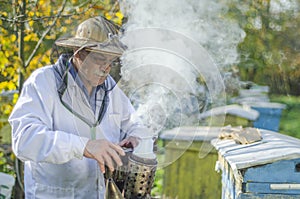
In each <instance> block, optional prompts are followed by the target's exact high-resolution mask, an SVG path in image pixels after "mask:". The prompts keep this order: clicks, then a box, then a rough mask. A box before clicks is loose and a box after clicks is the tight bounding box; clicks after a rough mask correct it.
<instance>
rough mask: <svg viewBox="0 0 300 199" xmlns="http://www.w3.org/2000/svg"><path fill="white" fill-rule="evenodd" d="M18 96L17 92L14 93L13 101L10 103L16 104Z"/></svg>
mask: <svg viewBox="0 0 300 199" xmlns="http://www.w3.org/2000/svg"><path fill="white" fill-rule="evenodd" d="M18 98H19V94H18V93H15V94H14V95H13V101H12V103H13V104H16V103H17V100H18Z"/></svg>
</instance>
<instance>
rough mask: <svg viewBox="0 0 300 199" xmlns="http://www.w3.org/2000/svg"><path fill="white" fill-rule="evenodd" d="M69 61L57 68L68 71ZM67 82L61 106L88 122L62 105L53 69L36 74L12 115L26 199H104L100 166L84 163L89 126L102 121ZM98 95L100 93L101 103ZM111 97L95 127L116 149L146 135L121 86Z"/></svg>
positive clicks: (89, 161)
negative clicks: (127, 141) (132, 138)
mask: <svg viewBox="0 0 300 199" xmlns="http://www.w3.org/2000/svg"><path fill="white" fill-rule="evenodd" d="M66 61H67V59H65V58H62V57H61V58H60V59H59V61H58V62H57V63H56V64H58V66H60V68H64V67H65V65H66ZM60 72H61V71H60ZM67 80H68V82H67V87H66V90H65V92H64V94H63V96H62V100H63V101H64V102H65V103H66V104H67V105H68V106H69V107H72V110H73V111H75V112H77V113H78V114H80V115H81V116H83V117H84V118H85V120H86V121H85V122H84V121H83V120H82V119H80V118H79V117H77V116H75V115H74V114H72V113H71V111H70V110H68V109H67V108H66V107H65V106H64V105H63V104H62V103H61V101H60V98H59V95H58V91H57V87H58V86H57V85H59V83H60V82H61V81H62V80H61V79H60V76H59V75H58V73H57V71H55V70H54V68H53V66H46V67H43V68H40V69H37V70H36V71H34V72H33V73H32V75H31V76H30V77H29V78H28V79H27V80H26V82H25V83H24V87H23V89H22V92H21V95H20V97H19V99H18V102H17V104H16V105H15V107H14V109H13V112H12V114H11V115H10V118H9V122H10V124H11V126H12V147H13V151H14V153H15V154H16V156H17V157H18V158H19V159H21V160H22V161H24V162H25V172H24V173H25V195H26V198H27V199H31V198H43V199H50V198H78V199H79V198H80V199H86V198H88V199H93V198H104V194H105V185H104V178H103V174H102V173H101V172H100V168H99V166H98V164H97V162H96V161H95V160H93V159H88V158H85V157H83V152H84V148H85V145H86V143H87V141H88V140H89V139H91V129H92V128H91V125H92V124H95V122H96V120H97V118H98V115H97V114H94V112H93V111H92V109H91V107H90V105H89V103H88V101H87V99H86V97H85V95H84V93H83V92H82V90H81V89H80V88H79V87H78V85H77V84H76V83H75V81H74V79H73V77H72V76H71V75H70V73H69V75H68V76H67ZM106 84H107V85H108V87H110V88H112V86H113V85H115V82H114V81H113V80H112V78H111V77H110V76H109V77H108V79H107V80H106ZM100 93H101V92H97V95H99V96H98V97H97V99H99V98H100V97H101V95H100ZM108 97H109V104H108V108H107V111H106V112H105V115H104V117H103V119H102V122H101V123H100V125H97V126H96V127H95V128H96V129H95V131H96V139H98V138H106V139H107V140H109V141H111V142H113V143H118V142H120V140H122V139H124V138H125V137H126V136H128V135H132V136H139V133H143V132H142V131H145V130H146V129H145V128H144V127H143V126H142V125H141V123H139V122H136V121H134V120H133V117H132V113H133V112H134V109H133V107H132V105H131V103H130V101H129V99H128V98H127V97H126V96H125V94H124V93H123V92H122V91H121V90H120V89H119V88H118V87H117V86H115V87H114V88H113V89H112V90H111V91H109V92H108ZM101 99H102V98H101ZM101 103H102V100H98V101H97V109H96V113H98V112H99V109H100V107H101ZM88 123H89V124H88Z"/></svg>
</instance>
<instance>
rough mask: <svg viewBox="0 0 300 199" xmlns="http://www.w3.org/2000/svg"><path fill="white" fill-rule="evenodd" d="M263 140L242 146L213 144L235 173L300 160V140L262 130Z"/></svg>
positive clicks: (226, 141)
mask: <svg viewBox="0 0 300 199" xmlns="http://www.w3.org/2000/svg"><path fill="white" fill-rule="evenodd" d="M260 131H261V136H262V138H263V139H262V140H261V141H258V142H255V143H252V144H247V145H241V144H237V143H236V142H235V141H234V140H220V139H214V140H212V141H211V144H212V145H213V146H214V147H215V148H216V149H217V150H218V152H219V154H220V155H221V156H222V157H224V159H225V160H226V161H227V162H228V163H229V164H230V166H231V168H232V169H233V170H235V171H237V170H239V169H244V168H249V167H254V166H258V165H264V164H269V163H273V162H277V161H280V160H290V159H296V158H300V140H299V139H297V138H293V137H291V136H287V135H283V134H280V133H277V132H273V131H268V130H264V129H260Z"/></svg>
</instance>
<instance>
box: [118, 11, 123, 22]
mask: <svg viewBox="0 0 300 199" xmlns="http://www.w3.org/2000/svg"><path fill="white" fill-rule="evenodd" d="M116 17H118V18H119V19H121V20H122V19H123V18H124V15H123V14H122V13H121V12H116Z"/></svg>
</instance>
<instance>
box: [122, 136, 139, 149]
mask: <svg viewBox="0 0 300 199" xmlns="http://www.w3.org/2000/svg"><path fill="white" fill-rule="evenodd" d="M138 144H139V138H137V137H133V136H129V137H128V138H125V139H124V140H122V141H121V142H120V143H119V146H121V147H126V148H135V147H136V146H137V145H138Z"/></svg>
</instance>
